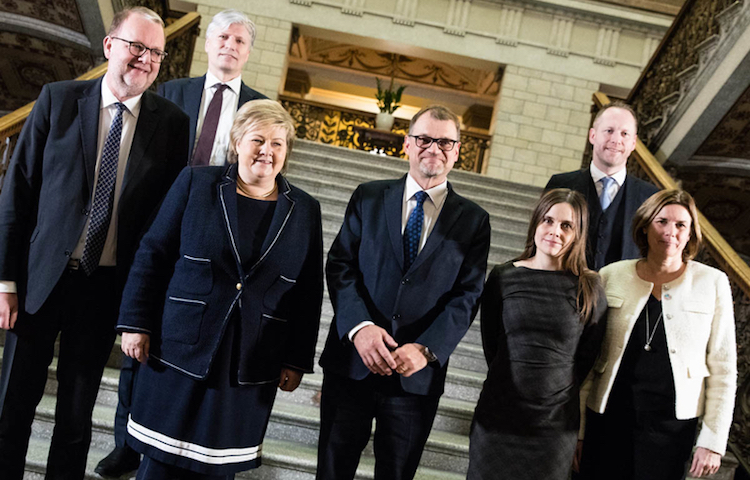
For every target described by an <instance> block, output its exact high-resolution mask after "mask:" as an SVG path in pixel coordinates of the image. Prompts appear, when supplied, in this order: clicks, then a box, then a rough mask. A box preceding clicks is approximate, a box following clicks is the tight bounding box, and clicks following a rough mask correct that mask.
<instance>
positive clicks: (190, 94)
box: [182, 75, 206, 156]
mask: <svg viewBox="0 0 750 480" xmlns="http://www.w3.org/2000/svg"><path fill="white" fill-rule="evenodd" d="M205 84H206V76H205V75H203V76H202V77H196V78H191V79H190V80H188V81H187V82H186V83H185V86H184V87H183V92H182V99H183V102H184V105H185V113H187V115H188V117H190V148H189V151H190V154H191V156H192V153H193V145H195V131H196V129H197V128H198V115H199V114H200V109H201V100H202V99H203V86H204V85H205Z"/></svg>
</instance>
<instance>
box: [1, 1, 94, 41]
mask: <svg viewBox="0 0 750 480" xmlns="http://www.w3.org/2000/svg"><path fill="white" fill-rule="evenodd" d="M0 12H8V13H14V14H17V15H22V16H24V17H30V18H34V19H36V20H42V21H44V22H47V23H51V24H53V25H57V26H60V27H65V28H69V29H71V30H73V31H76V32H78V33H86V32H84V29H83V22H81V16H80V12H79V11H78V4H77V3H76V0H3V1H2V2H0Z"/></svg>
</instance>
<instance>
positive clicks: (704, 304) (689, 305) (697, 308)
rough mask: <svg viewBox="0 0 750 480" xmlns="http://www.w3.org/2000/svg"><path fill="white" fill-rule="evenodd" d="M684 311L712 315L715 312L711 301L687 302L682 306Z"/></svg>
mask: <svg viewBox="0 0 750 480" xmlns="http://www.w3.org/2000/svg"><path fill="white" fill-rule="evenodd" d="M682 309H683V310H685V311H686V312H692V313H703V314H706V315H711V314H712V313H713V311H714V305H713V302H711V301H709V300H685V302H683V304H682Z"/></svg>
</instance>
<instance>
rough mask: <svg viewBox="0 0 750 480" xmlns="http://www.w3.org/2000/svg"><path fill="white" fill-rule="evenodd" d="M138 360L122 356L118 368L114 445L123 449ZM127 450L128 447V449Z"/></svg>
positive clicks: (125, 444)
mask: <svg viewBox="0 0 750 480" xmlns="http://www.w3.org/2000/svg"><path fill="white" fill-rule="evenodd" d="M138 365H140V364H139V363H138V360H135V359H133V358H130V357H128V356H127V355H123V356H122V366H121V367H120V383H119V384H118V387H117V399H118V402H117V411H116V412H115V445H117V446H118V447H120V448H121V447H125V446H127V443H126V442H125V439H126V438H127V437H128V416H129V415H130V402H131V401H132V400H133V385H134V382H135V375H136V374H137V373H138ZM128 448H129V447H128Z"/></svg>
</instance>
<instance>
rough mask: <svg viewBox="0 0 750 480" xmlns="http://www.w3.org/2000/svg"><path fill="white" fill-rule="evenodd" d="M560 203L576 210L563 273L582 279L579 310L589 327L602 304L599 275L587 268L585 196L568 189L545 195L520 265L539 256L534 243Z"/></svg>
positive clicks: (540, 202)
mask: <svg viewBox="0 0 750 480" xmlns="http://www.w3.org/2000/svg"><path fill="white" fill-rule="evenodd" d="M558 203H567V204H568V205H570V207H571V208H572V209H573V230H574V237H573V241H572V242H571V243H570V246H569V247H568V250H567V251H566V252H563V258H562V269H563V270H566V271H569V272H571V273H572V274H573V275H576V276H577V277H578V295H577V298H576V307H577V308H578V312H579V315H580V317H581V322H583V323H586V322H588V321H589V320H590V319H591V315H592V314H593V312H594V305H595V304H596V302H597V300H598V299H597V294H598V291H599V290H598V289H597V286H598V285H599V275H598V274H597V273H596V272H594V271H593V270H589V268H588V267H587V266H586V234H587V232H588V228H589V227H588V224H589V213H588V207H587V206H586V199H585V198H584V197H583V195H581V194H580V193H578V192H576V191H574V190H570V189H568V188H556V189H554V190H549V191H547V192H544V193H543V194H542V197H541V198H540V199H539V201H538V202H537V204H536V207H534V213H533V214H532V215H531V222H530V223H529V230H528V233H527V234H526V244H525V245H524V249H523V252H522V253H521V255H519V256H518V258H516V261H518V260H526V259H529V258H532V257H533V256H535V255H536V243H535V242H534V236H535V234H536V229H537V227H538V226H539V224H541V223H542V220H544V215H546V214H547V212H549V210H550V208H552V207H553V206H555V205H557V204H558Z"/></svg>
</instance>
